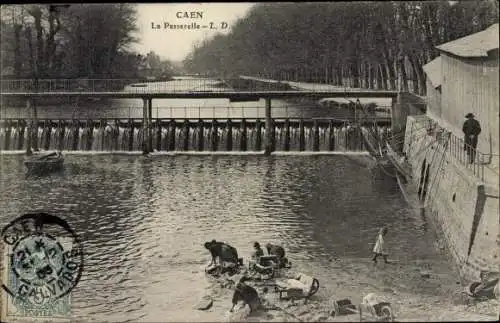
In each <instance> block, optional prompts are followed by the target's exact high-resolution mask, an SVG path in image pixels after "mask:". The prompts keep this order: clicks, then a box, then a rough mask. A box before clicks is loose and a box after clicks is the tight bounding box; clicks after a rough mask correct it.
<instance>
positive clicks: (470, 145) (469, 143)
mask: <svg viewBox="0 0 500 323" xmlns="http://www.w3.org/2000/svg"><path fill="white" fill-rule="evenodd" d="M465 118H466V119H467V120H465V122H464V125H463V127H462V130H463V132H464V135H465V140H464V150H465V151H466V152H467V156H468V157H469V164H472V163H474V159H475V158H476V147H477V136H478V135H479V134H480V133H481V125H480V124H479V121H477V120H476V119H474V115H473V114H472V113H467V115H466V116H465Z"/></svg>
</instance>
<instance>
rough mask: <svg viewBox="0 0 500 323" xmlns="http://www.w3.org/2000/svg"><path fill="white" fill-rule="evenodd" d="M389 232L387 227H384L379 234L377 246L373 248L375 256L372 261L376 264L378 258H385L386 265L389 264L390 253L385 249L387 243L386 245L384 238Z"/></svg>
mask: <svg viewBox="0 0 500 323" xmlns="http://www.w3.org/2000/svg"><path fill="white" fill-rule="evenodd" d="M387 231H388V229H387V227H383V228H382V229H380V231H379V233H378V237H377V241H376V242H375V246H374V247H373V253H374V255H373V259H372V260H373V262H375V263H377V257H378V256H382V257H384V261H385V263H386V264H387V263H388V261H387V256H388V253H387V250H386V249H385V243H384V237H385V235H386V234H387Z"/></svg>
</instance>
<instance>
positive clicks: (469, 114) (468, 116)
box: [465, 112, 474, 119]
mask: <svg viewBox="0 0 500 323" xmlns="http://www.w3.org/2000/svg"><path fill="white" fill-rule="evenodd" d="M465 117H466V118H467V119H469V118H474V115H473V114H472V113H470V112H469V113H467V114H466V115H465Z"/></svg>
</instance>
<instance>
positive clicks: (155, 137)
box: [0, 118, 391, 153]
mask: <svg viewBox="0 0 500 323" xmlns="http://www.w3.org/2000/svg"><path fill="white" fill-rule="evenodd" d="M143 121H144V120H141V119H102V120H38V121H37V122H36V123H35V124H34V125H33V138H32V139H31V140H32V142H33V144H32V147H35V146H36V147H38V148H39V149H42V150H65V151H75V150H83V151H144V145H145V144H146V145H148V146H149V148H151V150H150V151H155V150H156V151H263V150H264V152H265V153H266V149H269V153H270V152H271V151H338V152H342V151H365V147H364V144H363V140H362V137H361V133H360V131H361V129H360V128H356V127H352V126H350V125H349V124H348V123H342V122H340V121H338V120H331V119H293V118H292V119H290V118H286V119H271V118H268V119H267V120H266V122H265V125H264V124H263V122H262V120H260V119H213V120H209V119H199V120H190V119H184V120H183V119H150V122H148V123H147V125H149V126H148V127H145V126H144V123H143ZM29 125H30V123H29V122H28V121H27V120H24V119H20V120H18V119H10V120H3V121H2V123H0V150H23V149H26V148H27V145H28V144H29V137H28V133H29V131H28V127H29ZM266 126H267V127H266ZM268 127H270V129H271V130H270V134H271V135H270V136H267V134H268V133H267V129H269V128H268ZM363 127H376V128H377V131H378V132H379V134H380V135H381V136H386V137H387V136H390V133H391V130H390V124H389V123H387V122H385V123H384V122H380V123H379V124H373V123H367V124H365V125H363ZM148 135H149V136H148ZM148 137H149V138H148ZM147 138H148V140H146V139H147ZM265 138H269V139H265ZM263 139H265V140H263ZM266 140H269V142H268V141H266ZM266 145H267V146H266ZM267 147H269V148H267Z"/></svg>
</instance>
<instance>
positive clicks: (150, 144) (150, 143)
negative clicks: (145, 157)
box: [148, 98, 153, 153]
mask: <svg viewBox="0 0 500 323" xmlns="http://www.w3.org/2000/svg"><path fill="white" fill-rule="evenodd" d="M148 152H150V153H151V152H153V99H152V98H148Z"/></svg>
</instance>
